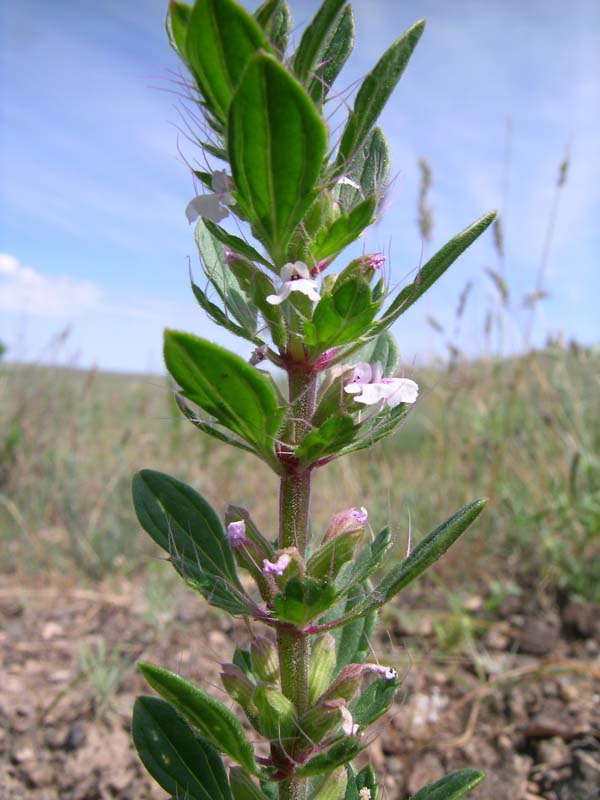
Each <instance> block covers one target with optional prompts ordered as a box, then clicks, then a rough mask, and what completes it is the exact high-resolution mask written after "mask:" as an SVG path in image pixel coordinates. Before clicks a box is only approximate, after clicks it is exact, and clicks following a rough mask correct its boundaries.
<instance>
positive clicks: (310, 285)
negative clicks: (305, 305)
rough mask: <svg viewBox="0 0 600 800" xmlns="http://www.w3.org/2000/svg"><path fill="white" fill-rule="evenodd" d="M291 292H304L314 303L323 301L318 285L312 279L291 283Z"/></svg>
mask: <svg viewBox="0 0 600 800" xmlns="http://www.w3.org/2000/svg"><path fill="white" fill-rule="evenodd" d="M289 287H290V292H302V294H305V295H306V296H307V297H308V298H309V299H310V300H312V301H313V302H314V303H317V302H318V301H319V300H320V299H321V295H320V294H319V290H318V289H317V284H316V282H315V281H313V280H312V279H311V278H296V280H295V281H289Z"/></svg>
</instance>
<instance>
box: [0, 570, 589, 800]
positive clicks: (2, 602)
mask: <svg viewBox="0 0 600 800" xmlns="http://www.w3.org/2000/svg"><path fill="white" fill-rule="evenodd" d="M7 583H8V582H5V584H4V587H3V588H2V590H0V621H1V623H2V630H1V632H0V650H1V659H2V674H3V679H2V684H3V686H2V693H1V695H0V797H1V798H2V800H21V798H29V799H30V800H59V798H60V800H105V799H107V798H118V799H119V800H155V799H156V800H159V799H160V800H164V792H162V791H161V790H160V789H159V788H158V787H157V786H156V784H154V782H153V781H152V780H151V779H149V778H148V777H147V776H146V774H145V772H144V770H143V769H142V767H141V766H140V764H139V762H138V759H137V756H136V755H135V752H134V750H133V747H132V744H131V740H130V730H129V729H130V716H131V709H132V705H133V701H134V698H135V696H136V695H137V694H139V693H140V692H145V691H146V689H145V687H144V683H143V680H142V679H141V677H140V676H139V675H138V674H137V672H136V670H135V663H136V661H138V660H139V659H145V660H149V661H153V662H155V663H159V664H161V665H163V666H167V667H170V668H172V669H176V670H177V671H179V672H180V673H181V674H183V675H185V676H186V677H189V678H190V679H193V680H196V681H198V682H199V683H201V684H202V685H203V686H205V687H206V688H207V689H209V690H214V691H220V689H219V679H218V672H219V663H220V662H222V661H226V660H229V659H230V658H231V654H232V652H233V648H234V647H235V644H236V643H237V644H239V643H242V642H244V641H246V639H247V633H246V632H245V629H244V627H243V626H242V625H238V624H237V623H236V624H235V626H234V625H232V623H231V621H230V620H229V618H227V617H224V616H220V615H215V614H213V613H212V612H210V611H207V609H206V607H205V606H204V605H203V604H202V603H201V602H199V601H198V599H197V598H196V597H195V596H194V594H193V593H192V592H189V591H185V590H184V591H183V592H181V593H179V592H178V593H177V594H176V596H175V598H172V597H171V598H170V600H169V604H168V605H169V610H168V613H166V612H165V618H161V616H160V608H159V609H158V612H157V609H156V608H154V609H149V608H148V606H147V604H146V603H145V602H144V601H143V600H141V599H140V595H141V592H140V586H139V585H137V584H136V585H131V584H127V585H123V586H121V587H119V589H118V590H115V589H114V588H112V589H110V590H109V589H103V588H101V589H96V590H94V591H85V590H81V589H73V588H72V587H71V586H68V585H64V586H63V585H60V584H57V583H56V582H54V584H53V585H48V584H46V585H45V586H44V587H43V588H40V587H39V586H35V587H24V586H22V585H20V584H19V583H18V582H17V581H16V580H15V581H11V582H10V583H11V584H12V585H7ZM425 598H426V602H427V606H428V608H427V610H425V611H422V612H421V613H420V614H418V615H416V616H415V617H414V620H415V621H412V618H411V621H410V622H409V621H408V619H409V616H408V615H407V614H403V613H402V612H401V611H400V610H398V611H397V613H396V614H394V615H393V616H392V617H391V618H390V619H389V620H388V621H387V628H388V630H387V633H386V635H385V636H382V637H381V641H380V642H379V643H378V644H377V645H376V650H377V652H378V653H379V654H380V658H381V660H382V661H385V662H386V663H387V662H389V663H394V664H395V665H396V666H397V667H398V669H399V671H400V674H401V675H402V676H403V691H402V692H401V693H400V695H399V697H398V701H397V704H396V705H395V706H394V708H393V709H392V712H391V714H390V715H389V717H388V719H387V720H386V721H385V722H383V723H381V724H380V725H379V727H378V728H377V729H376V730H375V731H374V732H373V733H369V734H367V736H369V738H370V739H371V744H370V747H369V750H368V757H369V758H370V760H371V761H372V763H373V764H374V766H375V767H376V769H377V771H378V774H379V775H380V776H382V782H383V784H384V786H385V789H386V795H385V796H386V798H388V800H405V798H407V797H409V796H410V794H412V793H414V792H415V791H416V790H417V789H418V788H420V787H421V786H422V785H423V784H424V783H427V782H428V781H431V780H435V779H436V778H437V777H439V776H441V775H442V774H444V773H445V772H446V771H448V770H450V769H453V768H458V767H462V766H478V767H481V768H482V769H484V770H485V771H486V774H487V778H486V781H485V782H484V784H483V785H482V787H480V788H479V789H478V790H477V791H476V792H474V793H473V795H471V796H472V797H473V798H477V800H536V798H537V800H539V798H544V800H600V608H599V607H597V606H593V605H590V604H581V603H579V604H578V603H567V604H564V605H563V607H562V608H559V607H557V606H556V605H555V604H554V603H553V601H551V600H548V599H546V600H545V601H544V602H542V603H540V602H538V600H536V601H535V602H534V604H533V605H532V602H531V601H527V603H525V602H524V601H523V599H522V598H523V595H521V596H520V597H519V598H512V599H511V602H510V603H508V605H506V604H505V606H504V607H499V608H497V609H495V611H494V613H493V614H490V613H489V612H488V611H485V604H484V602H483V600H484V597H483V594H482V596H481V597H473V598H469V599H468V601H466V602H465V607H468V609H469V615H468V617H465V619H468V620H470V621H469V622H468V625H470V627H469V628H468V630H467V633H468V635H465V636H464V637H463V639H464V641H459V642H458V644H457V643H456V642H455V643H454V646H453V647H446V648H445V649H443V650H440V637H442V638H443V635H444V633H446V634H448V633H449V632H451V629H452V626H456V624H457V620H456V614H451V613H450V612H449V611H448V609H447V608H444V605H443V603H442V602H441V601H440V604H439V607H438V608H437V609H436V610H435V611H433V610H432V605H433V601H432V594H431V592H427V593H426V592H425V591H424V589H421V590H420V593H419V594H414V595H413V596H412V597H411V606H412V607H413V608H419V607H420V608H421V609H423V608H424V606H425ZM155 605H156V604H155ZM167 617H168V619H167ZM465 624H467V623H465ZM444 626H446V629H445V627H444ZM384 653H385V655H384ZM221 696H223V695H221Z"/></svg>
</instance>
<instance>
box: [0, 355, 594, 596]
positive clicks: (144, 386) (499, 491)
mask: <svg viewBox="0 0 600 800" xmlns="http://www.w3.org/2000/svg"><path fill="white" fill-rule="evenodd" d="M599 366H600V357H599V356H598V353H597V352H596V353H594V352H592V351H586V350H582V349H577V350H570V351H569V350H563V349H559V348H556V349H549V350H546V351H543V352H537V353H535V354H532V355H528V356H526V357H522V358H520V359H514V360H502V361H493V360H490V361H481V362H465V363H463V364H459V365H458V366H455V367H453V368H452V369H449V370H448V369H433V368H425V369H417V370H416V372H415V377H416V379H417V380H418V381H419V384H420V386H421V398H420V400H419V402H418V403H417V404H416V406H415V408H414V409H413V411H412V412H411V414H410V415H409V417H408V420H407V422H406V424H405V425H404V427H403V428H402V429H401V430H400V432H399V433H398V434H397V435H395V436H394V437H392V438H391V439H388V440H386V442H385V443H384V444H382V445H380V446H378V447H376V448H374V449H373V450H369V451H367V452H365V453H361V454H358V455H356V456H354V457H349V458H346V459H343V460H340V461H339V462H334V463H333V464H331V465H329V466H327V467H325V468H323V469H322V470H320V471H319V472H318V473H317V474H316V475H315V480H314V486H315V497H314V504H313V514H312V519H313V525H314V526H315V528H316V529H317V530H319V529H320V528H322V526H323V525H325V524H326V523H327V520H328V518H329V516H330V515H331V514H332V513H334V512H336V511H339V510H341V509H343V508H345V507H347V506H351V505H365V506H366V507H367V508H368V511H369V519H370V522H371V525H372V527H373V530H374V531H375V532H376V531H377V530H378V529H379V528H380V527H382V526H383V525H384V524H387V523H391V524H392V526H393V530H394V532H395V533H396V535H397V539H398V553H399V555H400V554H401V553H402V552H404V551H405V549H406V545H407V537H408V530H409V525H411V526H412V537H413V542H415V541H417V540H418V539H419V537H420V536H422V535H424V534H425V533H426V532H427V531H428V530H429V529H430V528H431V527H433V526H434V525H436V524H437V523H439V522H440V521H441V520H442V519H445V518H446V517H447V516H449V515H450V514H451V513H453V512H454V511H455V510H456V509H457V508H459V507H460V506H461V505H463V504H464V503H466V502H468V501H469V500H471V499H474V498H476V497H479V496H487V497H489V499H490V503H489V507H488V509H487V511H486V513H485V514H484V515H483V516H482V518H481V519H480V520H479V521H478V523H477V525H476V526H475V527H474V529H473V530H472V531H470V532H469V533H468V535H467V536H466V537H465V539H464V541H462V542H461V543H460V544H459V545H458V546H457V547H456V548H455V550H454V552H453V553H451V554H449V555H448V556H447V557H446V559H445V561H444V562H442V563H441V564H440V565H439V566H438V568H437V570H436V575H437V576H439V578H440V579H441V580H444V582H446V583H447V585H448V587H449V588H455V589H460V588H464V587H465V585H468V584H469V582H471V581H475V580H477V579H479V578H483V579H484V580H486V581H495V582H497V583H498V585H502V584H503V583H504V582H510V581H517V582H521V581H525V582H526V583H529V582H530V581H531V580H537V581H540V580H541V581H544V582H545V583H546V584H550V585H552V586H557V587H560V588H561V590H564V591H566V592H568V593H569V594H574V595H579V596H582V597H584V598H587V599H593V600H596V601H598V600H600V588H599V584H598V582H597V575H598V574H599V572H600V540H599V537H598V535H597V534H598V533H599V532H600V403H599V400H598V398H599V397H600V391H599V390H600V370H599ZM141 467H152V468H157V469H161V470H163V471H165V472H169V473H172V474H173V475H175V476H177V477H179V478H181V479H183V480H186V481H187V482H189V483H191V484H193V485H194V486H195V487H196V488H197V489H198V490H199V491H200V492H201V493H202V494H204V495H205V496H206V497H207V499H208V500H209V501H210V502H211V503H212V504H213V505H214V506H215V508H217V509H220V510H224V509H225V507H226V505H227V503H229V502H233V503H236V504H240V505H244V506H246V507H248V508H249V509H250V510H251V511H252V513H253V515H254V517H255V518H256V520H257V521H258V522H259V524H260V525H261V526H262V527H263V530H264V531H265V532H267V533H272V534H273V535H274V534H275V531H274V530H273V525H274V520H275V518H276V504H277V497H276V492H277V484H276V480H275V478H274V477H273V475H272V474H271V473H270V472H269V471H268V470H267V468H265V467H264V466H263V465H262V463H261V462H259V461H257V460H256V459H253V458H252V457H251V456H246V455H245V454H243V453H241V452H240V451H232V450H231V448H227V447H226V446H221V445H220V444H219V443H217V442H215V441H214V440H211V439H209V438H208V437H206V436H205V435H203V434H201V433H199V432H198V431H196V430H195V429H194V428H193V427H192V426H191V425H190V424H189V423H188V422H187V421H186V420H185V419H183V418H182V417H181V416H180V415H179V412H178V411H177V408H176V406H175V404H174V402H173V400H172V397H171V394H170V391H169V387H168V385H167V383H166V380H165V379H164V378H162V377H160V376H129V375H117V374H103V373H97V372H93V371H91V372H83V371H77V370H66V369H50V368H42V367H33V366H31V367H28V366H14V365H3V366H2V367H0V537H1V561H0V569H1V570H2V571H3V572H10V573H13V574H15V573H16V574H17V575H23V577H24V578H26V579H27V578H28V579H32V580H35V579H36V578H39V576H40V575H41V574H46V575H47V574H48V573H52V572H55V571H60V572H61V573H62V574H64V573H65V572H66V573H67V574H71V573H72V575H73V580H74V581H79V582H81V581H88V582H91V581H94V580H97V579H101V578H103V579H105V578H107V577H110V576H111V575H115V576H117V577H123V576H127V575H133V574H138V573H139V572H140V571H143V570H145V569H146V568H147V566H148V565H149V564H151V563H152V556H155V555H157V553H156V552H155V551H154V550H153V545H152V544H151V542H149V541H147V538H148V537H146V536H145V535H144V534H143V533H142V532H141V530H140V529H139V526H138V525H137V522H136V520H135V517H134V514H133V510H132V506H131V500H130V488H129V487H130V480H131V475H132V474H133V472H134V471H135V470H137V469H139V468H141Z"/></svg>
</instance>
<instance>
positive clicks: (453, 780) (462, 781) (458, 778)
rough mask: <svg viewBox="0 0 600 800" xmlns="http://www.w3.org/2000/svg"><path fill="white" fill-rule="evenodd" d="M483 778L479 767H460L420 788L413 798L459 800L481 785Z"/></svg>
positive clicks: (418, 799)
mask: <svg viewBox="0 0 600 800" xmlns="http://www.w3.org/2000/svg"><path fill="white" fill-rule="evenodd" d="M483 778H484V775H483V772H480V770H478V769H459V770H457V771H456V772H452V773H450V775H446V777H445V778H441V779H440V780H439V781H436V782H435V783H430V784H429V786H425V787H424V788H423V789H420V790H419V791H418V792H417V793H416V794H414V795H413V796H412V800H459V798H460V797H464V796H465V795H466V794H468V793H469V792H470V791H471V790H472V789H474V788H475V787H476V786H479V784H480V783H481V781H482V780H483Z"/></svg>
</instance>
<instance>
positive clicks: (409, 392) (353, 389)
mask: <svg viewBox="0 0 600 800" xmlns="http://www.w3.org/2000/svg"><path fill="white" fill-rule="evenodd" d="M344 391H345V392H347V393H348V394H353V395H355V397H354V399H355V400H356V402H357V403H364V404H365V405H367V406H371V405H374V404H375V403H379V402H381V401H383V402H384V403H385V405H386V406H388V407H389V408H395V407H396V406H397V405H400V403H414V402H415V400H416V399H417V396H418V394H419V387H418V385H417V384H416V383H415V382H414V381H411V380H410V378H384V377H383V371H382V368H381V364H380V363H379V361H376V362H375V363H374V364H367V363H366V362H364V361H361V362H359V363H358V364H356V366H355V367H354V369H353V371H352V375H351V377H350V380H349V381H348V383H347V384H346V385H345V386H344Z"/></svg>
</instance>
